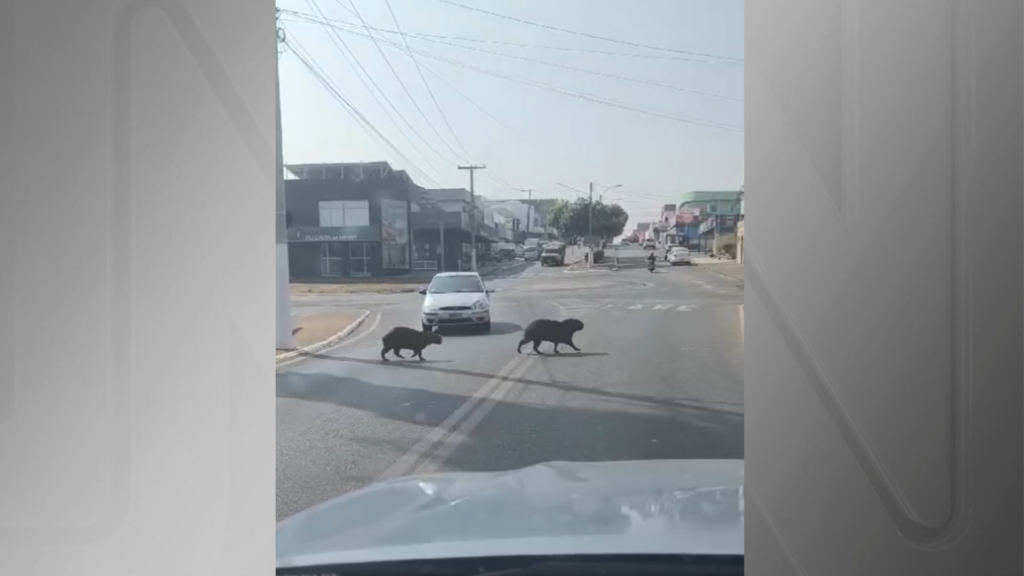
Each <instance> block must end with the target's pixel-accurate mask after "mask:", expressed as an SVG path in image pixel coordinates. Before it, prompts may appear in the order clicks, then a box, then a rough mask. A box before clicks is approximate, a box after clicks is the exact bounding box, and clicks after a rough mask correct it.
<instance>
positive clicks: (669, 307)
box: [558, 300, 704, 312]
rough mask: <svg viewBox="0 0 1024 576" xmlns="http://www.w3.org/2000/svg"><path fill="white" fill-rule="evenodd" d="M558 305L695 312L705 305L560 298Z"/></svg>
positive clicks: (585, 307)
mask: <svg viewBox="0 0 1024 576" xmlns="http://www.w3.org/2000/svg"><path fill="white" fill-rule="evenodd" d="M558 305H559V306H560V307H562V308H564V309H566V310H630V311H645V312H694V311H696V310H699V309H701V308H704V307H703V306H698V305H694V304H680V303H679V302H664V301H662V302H657V301H655V302H647V303H631V302H614V301H613V302H609V301H607V300H559V301H558Z"/></svg>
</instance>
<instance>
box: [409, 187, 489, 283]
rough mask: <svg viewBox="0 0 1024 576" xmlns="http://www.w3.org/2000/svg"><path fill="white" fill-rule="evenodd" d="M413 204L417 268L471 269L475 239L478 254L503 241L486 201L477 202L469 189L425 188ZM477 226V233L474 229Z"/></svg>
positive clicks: (414, 261) (415, 264)
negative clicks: (472, 231)
mask: <svg viewBox="0 0 1024 576" xmlns="http://www.w3.org/2000/svg"><path fill="white" fill-rule="evenodd" d="M419 199H420V201H419V202H417V203H414V204H413V207H412V219H411V220H412V228H413V236H414V240H413V270H437V271H444V272H451V271H458V270H467V269H469V266H470V264H471V254H472V246H473V245H472V240H471V238H473V237H475V239H476V242H477V256H478V257H479V256H481V255H482V254H484V253H486V252H487V251H488V250H489V247H490V245H491V243H493V242H496V241H498V240H499V238H498V230H497V227H496V226H495V225H494V223H493V219H491V220H489V219H488V217H487V215H488V213H489V210H488V209H486V208H485V204H486V203H481V202H477V201H474V199H472V198H471V195H470V193H469V190H466V189H465V188H444V189H430V190H424V191H423V194H422V195H420V196H419ZM474 225H475V227H476V234H475V235H474V234H472V233H471V232H470V231H471V229H472V228H473V226H474Z"/></svg>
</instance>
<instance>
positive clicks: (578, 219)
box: [549, 198, 629, 239]
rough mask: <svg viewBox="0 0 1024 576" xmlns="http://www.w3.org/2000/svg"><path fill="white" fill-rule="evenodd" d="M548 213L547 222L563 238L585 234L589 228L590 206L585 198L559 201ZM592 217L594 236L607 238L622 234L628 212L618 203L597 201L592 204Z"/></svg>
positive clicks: (627, 218)
mask: <svg viewBox="0 0 1024 576" xmlns="http://www.w3.org/2000/svg"><path fill="white" fill-rule="evenodd" d="M549 214H550V216H549V222H550V223H551V225H552V226H553V227H554V228H555V229H556V230H558V231H559V232H560V233H561V234H562V237H563V238H567V239H569V238H573V237H576V236H586V235H587V233H588V232H589V231H590V230H591V225H590V218H591V206H590V201H589V200H588V199H587V198H578V199H576V200H575V201H573V202H568V201H564V200H563V201H560V202H559V203H558V204H556V205H555V207H554V208H553V209H552V210H551V212H550V213H549ZM593 219H594V220H593V228H592V230H593V234H594V236H598V237H600V238H605V239H608V238H614V237H616V236H619V235H621V234H622V231H623V230H625V229H626V222H627V221H628V220H629V214H628V213H626V211H625V210H624V209H623V208H622V206H619V205H618V204H605V203H604V202H600V201H597V202H594V205H593Z"/></svg>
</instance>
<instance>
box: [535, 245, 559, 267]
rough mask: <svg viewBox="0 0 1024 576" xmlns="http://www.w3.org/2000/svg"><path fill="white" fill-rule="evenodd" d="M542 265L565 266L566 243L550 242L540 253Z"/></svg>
mask: <svg viewBox="0 0 1024 576" xmlns="http://www.w3.org/2000/svg"><path fill="white" fill-rule="evenodd" d="M540 265H541V266H565V244H562V243H561V242H548V243H547V244H545V245H544V252H542V253H541V255H540Z"/></svg>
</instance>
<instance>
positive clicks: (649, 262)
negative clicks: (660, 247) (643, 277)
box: [647, 258, 654, 274]
mask: <svg viewBox="0 0 1024 576" xmlns="http://www.w3.org/2000/svg"><path fill="white" fill-rule="evenodd" d="M647 271H648V272H650V273H651V274H654V259H653V258H651V259H648V260H647Z"/></svg>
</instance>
